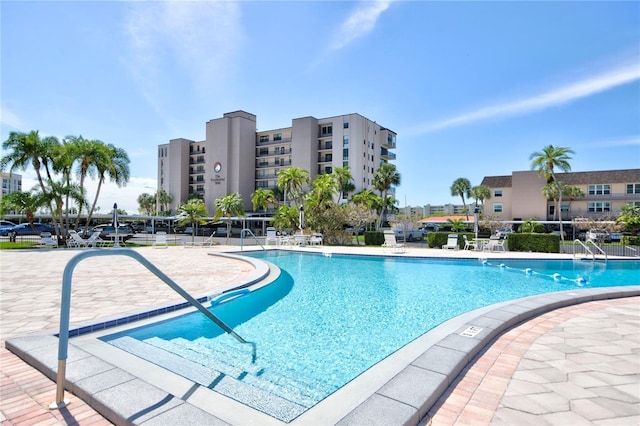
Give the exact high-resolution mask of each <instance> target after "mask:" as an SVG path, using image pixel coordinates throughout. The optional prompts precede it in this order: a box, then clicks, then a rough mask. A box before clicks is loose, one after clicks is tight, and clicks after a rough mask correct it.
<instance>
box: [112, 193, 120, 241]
mask: <svg viewBox="0 0 640 426" xmlns="http://www.w3.org/2000/svg"><path fill="white" fill-rule="evenodd" d="M111 225H112V226H113V229H115V230H116V237H115V244H114V245H113V246H114V247H120V244H119V243H118V226H119V224H118V203H113V216H112V218H111Z"/></svg>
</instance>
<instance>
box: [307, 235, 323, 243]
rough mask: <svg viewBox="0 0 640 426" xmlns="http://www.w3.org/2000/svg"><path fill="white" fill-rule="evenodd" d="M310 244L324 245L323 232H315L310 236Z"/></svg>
mask: <svg viewBox="0 0 640 426" xmlns="http://www.w3.org/2000/svg"><path fill="white" fill-rule="evenodd" d="M309 245H310V246H321V245H322V234H313V235H311V238H309Z"/></svg>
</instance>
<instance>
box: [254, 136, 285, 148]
mask: <svg viewBox="0 0 640 426" xmlns="http://www.w3.org/2000/svg"><path fill="white" fill-rule="evenodd" d="M284 143H291V137H288V138H282V139H280V140H277V141H272V140H268V141H262V142H260V140H258V141H257V142H256V146H265V145H282V144H284Z"/></svg>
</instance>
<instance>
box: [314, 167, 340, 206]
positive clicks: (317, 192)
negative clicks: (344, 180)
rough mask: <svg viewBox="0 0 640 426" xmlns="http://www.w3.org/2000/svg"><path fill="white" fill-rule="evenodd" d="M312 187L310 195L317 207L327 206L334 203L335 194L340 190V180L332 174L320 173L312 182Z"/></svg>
mask: <svg viewBox="0 0 640 426" xmlns="http://www.w3.org/2000/svg"><path fill="white" fill-rule="evenodd" d="M311 186H312V189H311V193H310V194H309V196H310V197H311V199H312V200H313V203H312V204H314V205H315V206H316V207H326V206H327V205H328V204H334V201H333V196H334V195H336V193H337V192H338V182H337V181H336V180H335V179H334V177H333V176H331V175H327V174H324V175H319V176H317V177H316V178H315V180H314V181H313V183H312V184H311Z"/></svg>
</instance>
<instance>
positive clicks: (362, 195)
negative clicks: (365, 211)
mask: <svg viewBox="0 0 640 426" xmlns="http://www.w3.org/2000/svg"><path fill="white" fill-rule="evenodd" d="M351 201H352V202H353V203H355V204H364V205H365V206H367V207H368V208H370V209H374V210H375V211H378V209H379V208H380V207H382V197H380V196H379V195H376V194H375V193H374V192H373V191H372V190H370V189H363V190H362V191H360V192H358V193H357V194H354V196H353V197H351Z"/></svg>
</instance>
